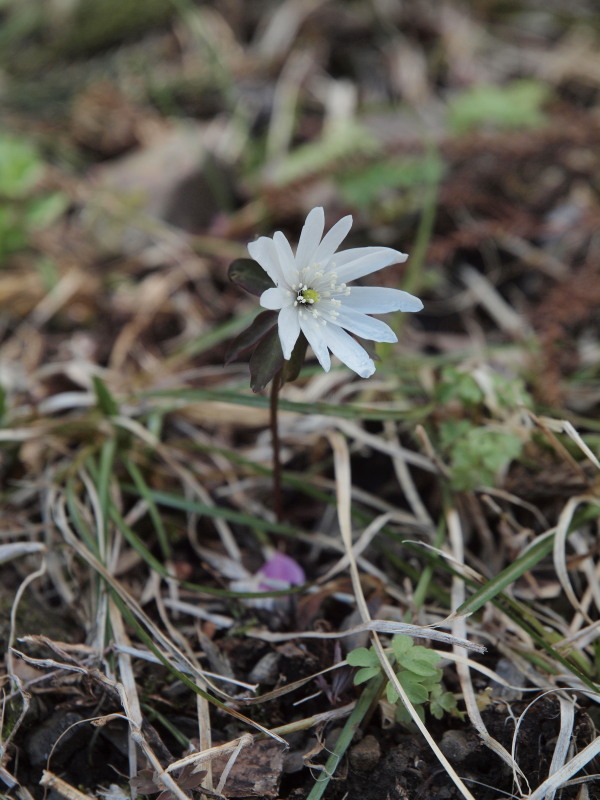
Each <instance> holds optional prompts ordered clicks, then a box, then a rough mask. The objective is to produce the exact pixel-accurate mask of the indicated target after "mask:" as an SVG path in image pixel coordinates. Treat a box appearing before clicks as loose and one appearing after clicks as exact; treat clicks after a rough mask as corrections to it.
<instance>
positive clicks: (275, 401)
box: [269, 371, 283, 522]
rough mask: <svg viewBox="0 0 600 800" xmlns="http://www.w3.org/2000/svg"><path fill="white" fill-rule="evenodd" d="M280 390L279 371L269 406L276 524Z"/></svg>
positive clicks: (280, 511) (278, 513) (279, 515)
mask: <svg viewBox="0 0 600 800" xmlns="http://www.w3.org/2000/svg"><path fill="white" fill-rule="evenodd" d="M280 389H281V371H279V372H278V373H277V374H276V375H275V377H274V378H273V381H272V383H271V402H270V405H269V410H270V415H269V421H270V427H271V443H272V447H273V508H274V510H275V518H276V520H277V522H282V520H283V498H282V494H281V458H280V452H279V420H278V416H277V412H278V408H279V390H280Z"/></svg>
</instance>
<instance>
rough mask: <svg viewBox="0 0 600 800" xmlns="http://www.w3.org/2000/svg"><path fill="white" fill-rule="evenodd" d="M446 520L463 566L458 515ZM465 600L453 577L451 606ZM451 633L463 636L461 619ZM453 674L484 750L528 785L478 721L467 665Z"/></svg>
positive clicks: (461, 585) (459, 666) (450, 514)
mask: <svg viewBox="0 0 600 800" xmlns="http://www.w3.org/2000/svg"><path fill="white" fill-rule="evenodd" d="M447 521H448V535H449V537H450V543H451V547H452V554H453V557H454V558H455V559H456V560H457V561H458V562H459V563H464V549H463V533H462V529H461V526H460V520H459V517H458V514H457V513H456V511H455V510H454V509H451V510H450V511H449V512H448V513H447ZM464 600H465V588H464V582H463V580H462V578H459V577H455V578H454V579H453V581H452V605H453V607H454V608H459V607H460V606H461V605H462V603H463V602H464ZM452 631H453V633H454V634H455V635H457V636H464V635H465V634H466V620H465V618H464V617H456V618H455V619H454V621H453V623H452ZM456 671H457V673H458V677H459V680H460V686H461V689H462V692H463V696H464V700H465V705H466V707H467V714H468V715H469V720H470V721H471V724H472V725H473V726H474V727H475V729H476V730H477V733H478V734H479V736H480V737H481V739H482V740H483V743H484V744H485V745H486V747H489V748H490V750H492V751H493V752H494V753H496V754H497V755H498V756H500V758H501V759H502V760H503V761H505V762H506V763H507V764H508V765H509V766H510V768H511V769H512V770H513V774H514V775H515V776H519V778H522V779H523V780H525V782H527V778H526V777H525V775H524V774H523V772H522V771H521V769H520V767H519V765H518V764H517V762H516V761H515V759H514V758H513V757H512V756H511V754H510V753H509V752H508V751H507V750H506V748H504V747H503V746H502V745H501V744H500V742H498V741H497V740H496V739H494V738H493V736H491V735H490V734H489V732H488V730H487V728H486V726H485V724H484V722H483V719H482V718H481V712H480V711H479V707H478V705H477V698H476V696H475V690H474V688H473V681H472V679H471V673H470V670H469V667H468V665H467V664H465V663H464V662H462V661H457V662H456Z"/></svg>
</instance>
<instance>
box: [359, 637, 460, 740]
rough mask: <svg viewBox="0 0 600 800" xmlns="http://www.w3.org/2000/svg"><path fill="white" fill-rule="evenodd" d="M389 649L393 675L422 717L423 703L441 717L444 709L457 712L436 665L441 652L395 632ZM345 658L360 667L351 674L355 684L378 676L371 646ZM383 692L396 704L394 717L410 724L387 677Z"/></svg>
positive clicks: (435, 715) (379, 672) (423, 712)
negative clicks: (415, 642) (391, 657)
mask: <svg viewBox="0 0 600 800" xmlns="http://www.w3.org/2000/svg"><path fill="white" fill-rule="evenodd" d="M392 653H393V656H394V662H395V665H394V671H395V673H396V677H397V678H398V681H399V683H400V685H401V686H402V688H403V689H404V691H405V692H406V696H407V697H408V699H409V700H410V702H411V703H412V704H413V706H414V708H415V711H416V712H417V714H418V715H419V717H420V718H421V719H422V720H423V721H424V720H425V705H426V704H428V707H429V711H430V713H431V714H432V715H433V716H434V717H435V718H436V719H441V718H442V717H443V715H444V713H446V712H448V713H451V714H457V713H458V711H457V709H456V698H455V697H454V695H453V694H452V693H451V692H448V691H446V690H445V688H444V686H443V684H442V674H443V673H442V670H441V669H440V668H439V667H438V666H437V664H439V661H440V656H439V655H438V653H436V652H435V650H429V649H428V648H427V647H422V646H421V645H416V644H414V642H413V640H412V639H411V638H410V637H409V636H403V635H401V634H398V635H397V636H394V638H393V639H392ZM346 661H347V662H348V664H349V665H350V666H351V667H358V668H359V669H358V670H357V672H356V674H355V675H354V685H355V686H360V685H361V684H363V683H366V682H367V681H370V680H372V679H373V678H377V677H378V676H379V675H380V674H381V672H382V667H381V663H380V661H379V657H378V656H377V653H376V652H375V650H374V649H373V648H372V647H371V648H369V649H368V650H367V648H366V647H358V648H357V649H356V650H352V651H351V652H350V653H348V655H347V657H346ZM385 695H386V698H387V700H388V702H389V703H391V704H392V705H396V720H397V721H398V722H400V723H401V724H403V725H408V724H410V722H411V716H410V714H409V712H408V709H407V708H406V707H405V706H404V704H403V703H402V702H401V701H400V697H399V695H398V692H397V691H396V689H395V687H394V685H393V684H392V683H391V682H390V681H388V682H387V684H386V687H385Z"/></svg>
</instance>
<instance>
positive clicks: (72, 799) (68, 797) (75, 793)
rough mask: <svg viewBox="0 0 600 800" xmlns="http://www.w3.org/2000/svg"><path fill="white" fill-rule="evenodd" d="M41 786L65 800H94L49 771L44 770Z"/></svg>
mask: <svg viewBox="0 0 600 800" xmlns="http://www.w3.org/2000/svg"><path fill="white" fill-rule="evenodd" d="M40 786H43V787H44V788H45V789H52V791H54V792H56V794H58V795H59V796H60V797H64V798H65V800H93V798H92V797H90V795H89V794H84V793H83V792H80V791H79V789H76V788H75V787H74V786H71V784H70V783H67V782H66V781H64V780H63V779H62V778H59V777H58V775H55V774H54V773H53V772H50V771H49V770H44V774H43V775H42V778H41V780H40Z"/></svg>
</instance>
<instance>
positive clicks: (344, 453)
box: [329, 433, 475, 800]
mask: <svg viewBox="0 0 600 800" xmlns="http://www.w3.org/2000/svg"><path fill="white" fill-rule="evenodd" d="M329 440H330V442H331V446H332V447H333V451H334V465H335V477H336V485H337V503H338V519H339V523H340V531H341V535H342V540H343V542H344V546H345V547H346V551H347V555H348V558H349V559H350V572H351V575H352V585H353V588H354V593H355V598H356V604H357V607H358V609H359V611H360V615H361V617H362V619H363V624H370V623H371V618H370V614H369V609H368V607H367V603H366V600H365V597H364V595H363V591H362V586H361V583H360V576H359V574H358V568H357V565H356V561H355V560H354V558H353V553H352V528H351V524H350V502H351V490H350V487H351V480H350V454H349V452H348V447H347V444H346V441H345V439H344V438H343V437H342V436H340V434H337V433H334V434H330V435H329ZM372 641H373V646H374V648H375V652H376V653H377V655H378V657H379V661H380V664H381V666H382V669H383V671H384V673H385V675H386V677H387V678H388V680H389V681H390V683H391V684H392V685H393V687H394V689H395V690H396V692H397V693H398V696H399V697H400V699H401V700H402V702H403V703H404V706H405V708H406V709H407V710H408V712H409V713H410V716H411V718H412V720H413V722H414V723H415V724H416V726H417V727H418V728H419V730H420V731H421V733H422V734H423V736H424V737H425V740H426V741H427V744H428V745H429V746H430V747H431V749H432V750H433V752H434V753H435V756H436V758H437V759H438V760H439V762H440V764H441V765H442V767H443V768H444V769H445V770H446V772H447V774H448V775H449V777H450V779H451V780H452V782H453V783H454V785H455V786H456V787H457V789H458V790H459V791H460V793H461V794H462V795H463V797H465V798H466V800H475V798H474V797H473V795H472V794H471V792H470V791H469V789H468V788H467V787H466V785H465V784H464V783H463V781H462V780H461V778H460V777H459V775H458V774H457V772H456V770H455V769H454V767H453V766H452V765H451V764H450V762H449V761H448V759H447V758H446V756H445V755H444V754H443V753H442V751H441V750H440V748H439V747H438V745H437V744H436V742H435V741H434V739H433V737H432V736H431V734H430V733H429V731H428V729H427V727H426V725H425V723H424V722H423V721H422V720H421V718H420V717H419V715H418V714H417V712H416V711H415V709H414V706H413V705H412V703H411V702H410V700H409V699H408V697H407V695H406V692H405V691H404V688H403V686H402V685H401V683H400V681H399V680H398V678H397V676H396V673H395V672H394V670H393V668H392V665H391V663H390V662H389V660H388V658H387V656H386V654H385V651H384V649H383V647H382V645H381V641H380V640H379V637H378V636H377V634H376V633H373V636H372Z"/></svg>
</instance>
